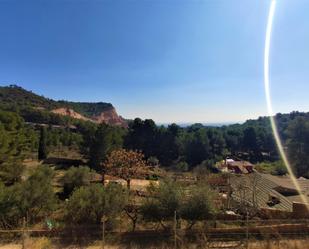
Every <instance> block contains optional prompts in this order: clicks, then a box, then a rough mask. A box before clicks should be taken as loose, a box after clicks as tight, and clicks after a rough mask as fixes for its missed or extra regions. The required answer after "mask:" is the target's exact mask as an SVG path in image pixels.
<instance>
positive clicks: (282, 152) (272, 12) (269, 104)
mask: <svg viewBox="0 0 309 249" xmlns="http://www.w3.org/2000/svg"><path fill="white" fill-rule="evenodd" d="M276 2H277V1H276V0H272V1H271V5H270V9H269V15H268V22H267V29H266V37H265V50H264V87H265V95H266V102H267V110H268V115H269V116H270V122H271V128H272V130H273V134H274V138H275V141H276V144H277V147H278V150H279V153H280V156H281V158H282V160H283V162H284V164H285V166H286V168H287V170H288V173H289V175H290V178H291V180H292V182H293V184H294V186H295V188H296V189H297V191H298V193H299V194H300V197H301V200H302V201H303V203H304V204H306V205H309V203H308V201H307V198H306V197H305V196H304V195H303V194H302V191H301V188H300V186H299V184H298V181H297V179H296V177H295V175H294V173H293V170H292V166H291V164H290V162H289V160H288V157H287V155H286V153H285V150H284V148H283V145H282V141H281V138H280V136H279V132H278V128H277V124H276V120H275V118H274V113H273V108H272V102H271V94H270V77H269V54H270V44H271V33H272V26H273V19H274V15H275V10H276ZM307 208H308V209H309V206H307Z"/></svg>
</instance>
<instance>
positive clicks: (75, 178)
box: [62, 166, 92, 196]
mask: <svg viewBox="0 0 309 249" xmlns="http://www.w3.org/2000/svg"><path fill="white" fill-rule="evenodd" d="M91 173H92V172H91V171H90V169H89V168H88V167H83V166H80V167H78V168H75V167H71V168H70V169H69V170H67V171H66V173H65V175H64V176H63V179H62V182H63V192H64V195H65V196H69V195H71V193H72V192H73V191H74V190H75V189H76V188H79V187H82V186H88V185H89V184H90V180H91Z"/></svg>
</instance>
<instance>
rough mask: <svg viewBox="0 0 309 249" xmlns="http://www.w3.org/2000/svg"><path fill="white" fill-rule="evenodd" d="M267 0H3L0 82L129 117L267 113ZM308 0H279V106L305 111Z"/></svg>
mask: <svg viewBox="0 0 309 249" xmlns="http://www.w3.org/2000/svg"><path fill="white" fill-rule="evenodd" d="M268 8H269V0H186V1H185V0H134V1H133V0H132V1H130V0H123V1H120V0H110V1H103V0H102V1H99V0H97V1H94V0H87V1H86V0H85V1H78V0H67V1H65V0H62V1H61V0H49V1H47V0H41V1H31V0H27V1H24V0H21V1H15V0H0V85H8V84H17V85H20V86H22V87H24V88H26V89H29V90H32V91H34V92H37V93H39V94H42V95H44V96H46V97H50V98H54V99H66V100H72V101H91V102H95V101H105V102H111V103H112V104H113V105H114V106H115V107H116V109H117V111H118V113H120V114H121V115H122V116H124V117H126V118H134V117H141V118H152V119H154V120H155V121H156V122H236V121H244V120H246V119H248V118H256V117H258V116H259V115H266V114H267V111H266V103H265V97H264V88H263V53H264V39H265V29H266V22H267V15H268ZM308 13H309V1H308V0H278V4H277V10H276V14H275V20H274V27H273V39H272V45H271V47H272V48H271V82H272V83H271V86H272V95H273V102H274V110H275V111H278V112H290V111H292V110H299V111H309V97H308V96H309V95H308V94H309V84H308V76H309V15H308Z"/></svg>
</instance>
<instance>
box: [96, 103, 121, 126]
mask: <svg viewBox="0 0 309 249" xmlns="http://www.w3.org/2000/svg"><path fill="white" fill-rule="evenodd" d="M92 120H94V121H95V122H96V123H106V124H110V125H118V126H122V127H127V123H126V121H125V120H124V119H123V118H122V117H121V116H119V115H118V114H117V112H116V109H115V108H114V107H112V108H110V109H108V110H106V111H103V112H101V113H100V114H99V115H97V116H94V117H92Z"/></svg>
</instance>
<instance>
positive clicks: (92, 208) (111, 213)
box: [66, 184, 127, 224]
mask: <svg viewBox="0 0 309 249" xmlns="http://www.w3.org/2000/svg"><path fill="white" fill-rule="evenodd" d="M126 202H127V193H126V191H125V190H124V189H123V188H122V186H120V185H115V184H109V185H107V186H106V187H105V186H103V185H101V184H92V185H90V186H84V187H81V188H79V189H76V190H75V191H74V192H73V194H72V196H71V197H70V199H69V200H68V203H67V210H66V219H67V221H68V222H69V223H76V224H85V223H92V224H93V223H100V222H101V218H102V216H103V215H106V216H107V217H108V218H109V219H112V218H113V217H115V216H116V215H117V214H119V213H120V212H121V211H122V210H123V208H124V206H125V204H126Z"/></svg>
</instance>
